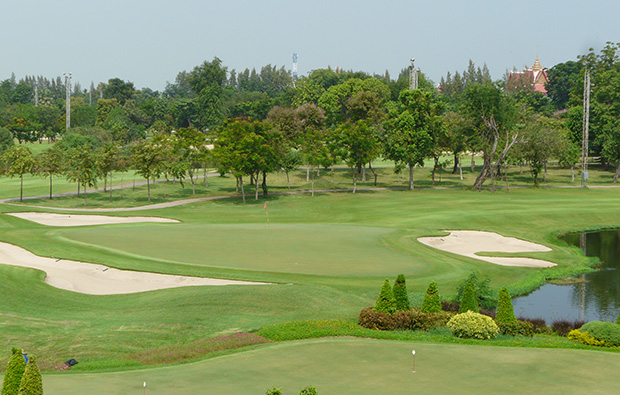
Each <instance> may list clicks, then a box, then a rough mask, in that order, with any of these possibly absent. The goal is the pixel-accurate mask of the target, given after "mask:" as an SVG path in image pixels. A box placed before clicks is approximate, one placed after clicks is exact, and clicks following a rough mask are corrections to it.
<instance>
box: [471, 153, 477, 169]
mask: <svg viewBox="0 0 620 395" xmlns="http://www.w3.org/2000/svg"><path fill="white" fill-rule="evenodd" d="M475 171H476V153H475V152H473V151H472V153H471V172H472V173H473V172H475Z"/></svg>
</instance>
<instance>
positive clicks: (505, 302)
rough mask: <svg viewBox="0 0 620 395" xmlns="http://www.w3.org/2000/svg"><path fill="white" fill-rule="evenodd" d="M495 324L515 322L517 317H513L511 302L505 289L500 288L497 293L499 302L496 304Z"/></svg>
mask: <svg viewBox="0 0 620 395" xmlns="http://www.w3.org/2000/svg"><path fill="white" fill-rule="evenodd" d="M495 322H506V323H508V322H517V317H515V311H514V308H513V307H512V300H511V299H510V294H509V293H508V290H507V289H506V288H502V289H501V290H500V291H499V302H498V304H497V314H496V315H495Z"/></svg>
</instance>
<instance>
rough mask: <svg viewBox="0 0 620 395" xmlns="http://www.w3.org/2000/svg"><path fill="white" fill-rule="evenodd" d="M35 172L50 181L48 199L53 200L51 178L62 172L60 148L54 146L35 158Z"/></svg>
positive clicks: (61, 152)
mask: <svg viewBox="0 0 620 395" xmlns="http://www.w3.org/2000/svg"><path fill="white" fill-rule="evenodd" d="M36 159H37V161H36V162H37V166H36V172H37V173H38V174H41V175H42V176H43V177H45V178H47V177H49V179H50V199H52V198H53V196H54V195H53V193H52V188H53V178H54V176H57V175H60V174H61V173H62V171H63V151H62V150H61V148H60V146H57V145H54V146H53V147H52V148H49V149H47V150H45V151H43V152H42V153H41V154H39V155H38V156H37V158H36Z"/></svg>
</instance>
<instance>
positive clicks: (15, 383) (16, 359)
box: [2, 347, 26, 395]
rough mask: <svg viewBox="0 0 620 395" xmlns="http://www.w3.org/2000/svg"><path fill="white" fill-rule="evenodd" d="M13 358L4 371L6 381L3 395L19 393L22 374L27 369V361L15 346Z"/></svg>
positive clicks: (3, 386)
mask: <svg viewBox="0 0 620 395" xmlns="http://www.w3.org/2000/svg"><path fill="white" fill-rule="evenodd" d="M11 352H12V354H11V358H10V359H9V362H8V363H7V365H6V371H5V372H4V382H3V384H2V395H17V393H18V391H19V385H20V383H21V381H22V376H23V375H24V371H25V370H26V361H25V360H24V356H23V355H22V352H21V350H20V349H19V348H15V347H13V349H12V350H11Z"/></svg>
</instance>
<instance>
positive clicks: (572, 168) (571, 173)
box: [570, 163, 620, 182]
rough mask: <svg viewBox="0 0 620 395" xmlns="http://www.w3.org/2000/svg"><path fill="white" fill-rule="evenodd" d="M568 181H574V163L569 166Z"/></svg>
mask: <svg viewBox="0 0 620 395" xmlns="http://www.w3.org/2000/svg"><path fill="white" fill-rule="evenodd" d="M618 166H620V163H619V164H618ZM616 173H617V172H616ZM570 182H575V166H574V165H573V166H571V167H570Z"/></svg>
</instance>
